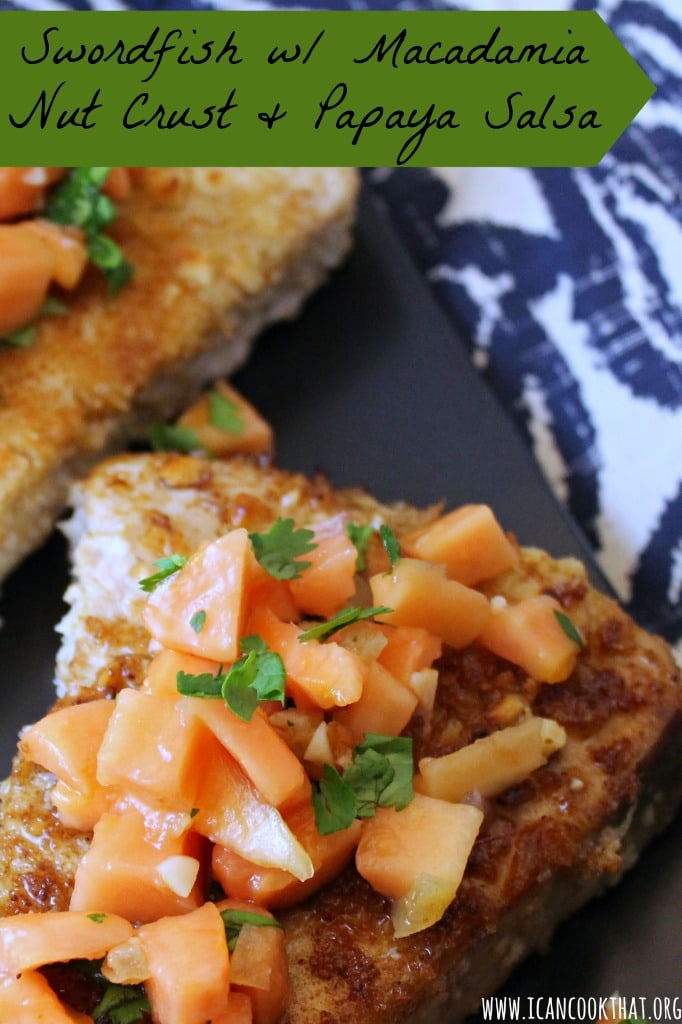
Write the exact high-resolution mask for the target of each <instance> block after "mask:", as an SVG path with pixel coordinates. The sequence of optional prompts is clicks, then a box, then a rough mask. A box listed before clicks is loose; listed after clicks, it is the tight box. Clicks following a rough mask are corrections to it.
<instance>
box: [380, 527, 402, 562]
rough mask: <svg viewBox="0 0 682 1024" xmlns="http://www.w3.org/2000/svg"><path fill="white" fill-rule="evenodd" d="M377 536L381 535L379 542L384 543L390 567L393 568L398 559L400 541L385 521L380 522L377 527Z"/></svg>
mask: <svg viewBox="0 0 682 1024" xmlns="http://www.w3.org/2000/svg"><path fill="white" fill-rule="evenodd" d="M379 536H380V537H381V543H382V544H383V545H384V549H385V551H386V554H387V555H388V560H389V562H390V563H391V569H394V568H395V566H396V564H397V563H398V561H399V560H400V541H399V540H398V538H397V537H396V535H395V534H394V532H393V530H392V529H391V527H390V526H387V525H386V523H382V524H381V526H380V527H379Z"/></svg>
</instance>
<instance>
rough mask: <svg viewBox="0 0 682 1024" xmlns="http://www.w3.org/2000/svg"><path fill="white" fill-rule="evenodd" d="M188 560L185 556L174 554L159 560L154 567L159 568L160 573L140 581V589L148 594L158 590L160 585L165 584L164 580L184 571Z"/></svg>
mask: <svg viewBox="0 0 682 1024" xmlns="http://www.w3.org/2000/svg"><path fill="white" fill-rule="evenodd" d="M186 561H187V559H186V558H185V556H184V555H177V554H175V553H173V554H172V555H170V556H169V557H168V558H157V560H156V561H155V562H154V565H155V566H157V568H158V570H159V571H158V572H155V573H153V574H152V575H151V576H145V578H144V579H142V580H140V587H141V588H142V590H144V591H145V592H146V593H150V592H151V591H152V590H156V588H157V587H158V585H159V583H163V581H164V580H166V579H168V577H169V576H172V575H173V573H176V572H177V571H178V570H179V569H182V567H183V565H184V564H185V562H186Z"/></svg>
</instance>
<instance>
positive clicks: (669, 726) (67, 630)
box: [0, 456, 682, 1024]
mask: <svg viewBox="0 0 682 1024" xmlns="http://www.w3.org/2000/svg"><path fill="white" fill-rule="evenodd" d="M344 508H345V509H348V510H349V512H350V514H351V516H352V518H353V519H355V520H356V521H370V520H372V519H373V518H374V517H376V516H380V517H381V518H382V519H384V520H385V521H386V522H388V523H389V525H391V526H392V528H393V529H395V530H396V531H397V532H400V531H401V530H407V529H410V528H413V527H414V526H415V525H417V524H418V523H420V522H423V521H426V520H428V519H429V518H430V517H432V516H433V515H435V510H425V511H424V512H418V511H416V510H412V509H409V508H407V507H405V506H394V507H390V508H387V507H385V506H381V505H379V504H377V503H375V502H373V501H372V499H370V498H369V497H367V496H366V495H365V494H363V493H362V492H359V491H353V492H349V491H346V492H335V491H333V490H332V489H331V488H330V487H329V486H328V484H327V483H326V482H325V481H324V480H322V479H319V480H315V481H307V480H305V479H304V478H303V477H301V476H299V475H296V474H291V473H284V472H280V471H277V470H274V469H271V468H268V467H265V466H263V467H260V466H257V465H256V464H255V463H252V462H248V461H242V460H235V461H233V462H229V463H218V462H205V461H202V460H197V459H192V458H186V457H180V456H127V457H122V458H119V459H113V460H110V461H109V462H108V463H106V464H105V465H104V466H103V467H101V468H100V469H98V470H97V471H95V472H94V473H93V474H92V475H91V477H90V478H89V480H88V481H87V482H86V483H85V485H84V486H83V487H82V488H80V490H79V493H78V500H77V511H76V513H75V516H74V518H73V519H72V522H71V526H70V528H69V529H70V532H71V535H72V538H73V539H74V540H75V541H76V546H75V563H74V566H75V568H74V572H75V577H74V583H73V584H72V586H71V587H70V589H69V592H68V595H67V596H68V600H69V602H70V603H71V611H70V612H69V613H68V615H67V617H66V619H65V620H64V622H63V623H62V626H61V630H62V632H63V634H64V643H63V646H62V649H61V652H60V656H59V662H58V675H57V682H58V688H59V692H60V694H61V696H60V699H61V700H65V701H77V700H83V699H89V698H91V697H93V696H99V695H102V694H110V695H112V696H113V694H114V693H115V692H116V691H117V690H118V689H120V688H121V687H123V686H134V685H137V684H138V683H139V682H140V680H141V678H142V676H143V674H144V669H145V665H146V663H147V659H148V652H147V635H146V633H145V631H144V629H143V628H142V627H141V626H140V625H139V622H140V609H141V607H142V603H143V601H144V595H143V594H142V593H141V591H140V590H139V587H138V585H137V581H138V580H139V578H140V577H141V576H143V575H145V573H146V571H147V570H148V568H149V565H150V563H151V562H152V561H153V560H154V559H156V558H159V557H161V556H163V555H168V554H170V553H171V552H172V551H178V552H179V553H189V551H191V550H192V549H193V548H194V547H195V546H196V545H197V543H198V542H199V540H201V539H204V538H206V537H214V536H217V535H218V534H220V533H221V532H223V531H224V530H226V529H229V528H230V527H232V526H246V527H247V528H248V529H250V530H258V529H261V528H263V527H266V526H267V525H268V524H269V523H270V522H271V521H272V520H273V518H275V517H276V516H278V515H282V516H289V515H293V516H295V517H296V518H297V519H298V520H299V521H301V522H305V521H308V520H310V519H311V518H312V519H314V518H316V517H326V516H328V515H330V514H332V513H334V512H336V511H339V510H341V509H344ZM488 589H489V594H490V596H492V595H493V594H501V595H503V596H505V597H506V598H507V599H512V600H513V599H515V598H519V597H522V596H527V595H530V594H533V593H537V592H540V591H542V592H550V593H552V594H553V595H554V596H555V597H557V598H558V599H559V601H560V602H561V604H562V606H563V608H564V610H565V612H566V614H567V615H569V616H570V618H571V620H572V621H573V622H574V623H575V625H576V626H577V627H578V628H579V629H580V631H581V632H582V634H583V636H584V638H585V641H586V643H585V647H584V648H583V649H582V651H581V653H580V655H579V657H578V661H577V666H576V669H575V671H574V673H573V674H572V676H571V677H570V678H569V679H568V681H567V682H565V683H559V684H555V685H552V686H549V685H541V684H538V683H537V682H535V681H534V680H532V679H530V678H528V676H527V675H525V674H524V673H523V672H522V670H520V669H517V668H515V667H514V666H511V665H510V664H509V663H507V662H505V661H503V660H502V659H500V658H498V657H496V656H495V655H493V654H491V653H489V652H486V651H484V650H482V649H480V648H478V647H476V646H472V647H470V648H467V649H465V650H464V651H459V652H456V651H453V650H450V649H447V648H446V650H445V653H444V656H443V658H442V659H441V661H440V663H439V668H440V684H439V690H438V697H437V704H436V709H435V712H434V715H433V716H432V718H431V720H430V721H429V722H426V721H425V720H423V719H419V718H418V719H415V720H414V722H413V723H412V725H411V727H410V731H411V733H412V735H413V737H414V740H415V748H416V756H417V758H419V757H422V756H424V755H426V754H430V755H439V754H443V753H446V752H448V751H451V750H454V749H457V748H459V747H460V746H463V745H464V744H466V743H468V742H471V741H472V740H473V739H475V738H477V737H479V736H482V735H486V734H488V733H490V732H492V731H494V730H495V729H498V728H500V727H502V726H503V725H505V724H507V720H508V718H509V716H510V715H516V714H518V713H519V710H521V711H522V712H523V711H529V710H532V711H533V712H534V713H535V714H538V715H543V716H546V717H551V718H554V719H556V720H557V721H558V722H560V723H561V724H562V725H563V726H564V727H565V729H566V731H567V733H568V741H567V743H566V746H565V747H564V749H563V750H562V751H561V752H560V753H559V754H557V755H556V756H555V757H553V758H552V759H551V761H550V762H549V763H548V764H547V765H546V766H545V767H544V768H541V769H539V770H538V771H536V772H535V773H534V774H533V775H532V776H531V777H530V778H529V779H528V780H527V781H526V782H524V783H522V784H520V785H518V786H516V787H514V788H512V789H510V790H507V791H506V792H505V793H503V794H502V795H500V796H499V797H497V798H495V799H491V800H487V801H486V802H485V811H486V815H485V821H484V825H483V828H482V830H481V833H480V835H479V838H478V841H477V843H476V845H475V847H474V851H473V854H472V856H471V858H470V862H469V866H468V868H467V872H466V874H465V879H464V882H463V884H462V886H461V888H460V890H459V893H458V895H457V898H456V900H455V901H454V903H453V904H452V905H451V907H450V908H449V910H448V911H447V913H446V915H445V917H444V918H443V919H442V921H440V922H439V923H438V924H436V925H434V926H433V927H432V928H430V929H428V930H426V931H424V932H421V933H418V934H416V935H413V936H411V937H409V938H406V939H402V940H400V941H396V940H395V939H394V938H393V934H392V927H391V923H390V919H389V905H388V903H387V902H386V901H385V900H384V899H383V898H382V897H380V896H379V895H377V894H376V893H374V892H373V891H372V890H371V889H370V887H369V886H368V885H367V884H366V883H365V882H364V881H363V880H362V879H361V878H360V877H359V876H358V875H357V873H356V872H355V871H354V869H352V868H349V869H348V870H347V871H346V872H345V873H344V875H342V876H341V877H340V878H339V879H338V880H337V881H336V882H334V883H332V884H331V885H329V886H328V887H327V888H326V889H325V890H323V891H322V892H321V893H320V894H318V895H317V896H316V897H314V898H313V899H312V900H311V901H310V902H308V903H306V904H304V905H301V906H300V907H298V908H295V909H292V910H289V911H287V912H286V913H284V914H283V915H282V919H283V921H284V923H285V927H286V933H287V942H288V950H289V964H290V972H291V981H292V1003H291V1007H290V1012H289V1020H290V1022H291V1024H383V1022H389V1021H410V1022H417V1024H422V1022H427V1021H428V1022H434V1024H435V1022H444V1021H451V1022H454V1021H458V1020H460V1019H461V1018H462V1017H463V1016H465V1015H466V1014H467V1013H469V1012H471V1011H472V1010H474V1009H475V1008H476V1006H477V1005H478V1003H479V1002H480V999H481V997H482V996H483V995H485V994H487V993H489V992H490V991H492V990H493V989H494V988H496V987H497V986H499V984H501V982H502V981H503V980H504V978H505V977H506V976H507V975H508V974H509V972H510V971H511V970H512V969H513V967H514V966H515V965H516V963H518V962H519V961H520V960H521V959H522V958H523V957H524V956H525V955H527V954H528V953H529V952H531V951H532V950H535V949H538V948H541V947H543V946H544V945H545V944H546V942H547V940H548V938H549V936H550V935H551V933H552V930H553V929H554V927H555V925H556V924H557V923H558V922H559V921H560V920H562V919H563V918H564V917H566V916H567V915H568V914H570V913H571V912H572V911H573V910H575V909H576V908H577V907H578V906H580V905H581V904H582V903H583V902H585V900H587V899H589V898H590V897H592V896H593V895H596V894H597V893H599V892H601V891H603V890H604V889H605V888H607V887H608V886H610V885H612V884H614V883H615V882H616V881H617V880H618V878H619V877H620V876H621V874H622V872H623V871H624V870H626V869H627V868H629V867H630V866H631V865H632V864H633V863H634V861H635V860H636V857H637V855H638V853H639V851H640V850H641V848H642V847H643V846H644V845H645V843H646V842H647V841H648V840H649V839H650V838H651V837H652V836H653V835H655V834H656V833H657V832H659V831H660V830H661V829H662V828H664V827H665V825H666V824H667V823H668V822H669V820H670V818H671V817H672V815H673V813H674V811H675V808H676V806H677V804H678V803H679V800H680V796H681V790H682V783H681V782H680V780H681V779H682V771H681V770H680V769H681V768H682V764H681V761H682V754H681V751H682V744H681V743H680V740H681V738H682V687H681V686H680V677H679V672H678V670H677V668H676V666H675V664H674V661H673V659H672V657H671V655H670V653H669V651H668V648H667V647H666V645H665V644H664V643H663V642H662V641H660V640H659V639H657V638H655V637H652V636H650V635H648V634H646V633H645V632H643V631H642V630H641V629H639V628H638V627H637V626H636V625H635V624H634V623H633V622H632V621H631V620H630V619H629V618H628V617H627V616H626V615H625V614H624V613H623V612H622V611H621V610H620V609H619V608H618V606H617V605H616V604H615V603H614V602H613V601H612V600H611V599H609V598H607V597H604V596H603V595H601V594H598V593H597V592H596V591H595V590H594V589H592V588H591V587H590V586H589V584H588V582H587V579H586V575H585V572H584V569H583V567H582V566H581V565H580V564H579V563H578V562H577V561H576V560H575V559H559V560H555V559H552V558H550V557H549V556H548V555H546V554H545V553H543V552H540V551H537V550H535V549H524V550H523V552H522V558H521V563H520V566H519V568H518V569H515V570H513V571H511V572H510V573H508V574H506V575H505V576H504V577H501V578H499V579H497V580H495V581H494V582H493V583H492V584H491V585H490V586H489V588H488ZM50 783H51V780H50V777H49V776H46V775H45V773H39V772H37V771H36V770H35V769H33V768H32V766H30V765H26V764H25V763H23V762H22V759H21V757H18V758H17V759H16V761H15V765H14V768H13V773H12V776H11V778H10V780H9V782H8V783H7V784H6V789H5V799H4V804H3V808H2V840H1V845H0V857H1V858H2V860H1V862H0V863H1V871H0V875H1V877H2V895H1V897H0V899H1V901H2V912H4V913H7V912H17V911H21V910H27V909H45V910H49V909H54V908H58V907H64V906H66V904H67V901H68V893H69V889H70V884H71V879H72V875H73V868H74V863H75V861H76V859H77V857H78V855H79V854H80V852H81V850H82V848H83V846H84V845H85V843H86V842H87V839H84V838H83V837H80V836H75V835H74V834H73V833H67V832H66V831H65V830H63V829H62V828H61V827H60V826H59V823H58V822H57V820H56V817H55V816H54V814H53V813H52V811H51V810H50V808H49V801H48V800H47V796H46V794H47V791H48V789H49V785H50Z"/></svg>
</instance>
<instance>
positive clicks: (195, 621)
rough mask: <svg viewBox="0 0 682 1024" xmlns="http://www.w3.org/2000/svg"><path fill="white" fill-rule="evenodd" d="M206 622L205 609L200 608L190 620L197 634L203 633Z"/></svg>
mask: <svg viewBox="0 0 682 1024" xmlns="http://www.w3.org/2000/svg"><path fill="white" fill-rule="evenodd" d="M205 622H206V612H205V611H204V609H203V608H200V609H199V611H198V612H195V613H194V615H192V617H191V618H190V620H189V624H190V626H191V627H192V629H193V630H194V632H195V633H201V631H202V629H203V628H204V624H205Z"/></svg>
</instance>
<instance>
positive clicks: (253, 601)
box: [248, 558, 299, 622]
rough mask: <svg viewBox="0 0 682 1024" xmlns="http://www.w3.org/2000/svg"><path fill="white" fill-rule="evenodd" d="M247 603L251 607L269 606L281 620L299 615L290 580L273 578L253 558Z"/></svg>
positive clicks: (290, 619)
mask: <svg viewBox="0 0 682 1024" xmlns="http://www.w3.org/2000/svg"><path fill="white" fill-rule="evenodd" d="M248 603H249V607H251V608H269V609H270V611H271V612H272V613H273V615H276V616H277V618H278V619H281V620H282V622H293V621H294V620H295V619H298V617H299V614H298V608H297V607H296V602H295V601H294V598H293V594H292V593H291V586H290V581H289V580H277V579H275V577H274V576H271V575H270V573H269V572H267V570H265V569H264V568H263V566H262V565H261V564H260V563H259V562H257V561H256V559H255V558H254V560H253V563H252V565H251V575H250V577H249V583H248Z"/></svg>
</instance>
